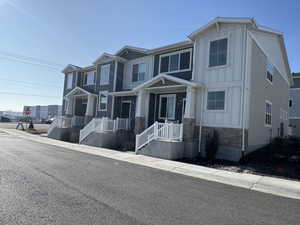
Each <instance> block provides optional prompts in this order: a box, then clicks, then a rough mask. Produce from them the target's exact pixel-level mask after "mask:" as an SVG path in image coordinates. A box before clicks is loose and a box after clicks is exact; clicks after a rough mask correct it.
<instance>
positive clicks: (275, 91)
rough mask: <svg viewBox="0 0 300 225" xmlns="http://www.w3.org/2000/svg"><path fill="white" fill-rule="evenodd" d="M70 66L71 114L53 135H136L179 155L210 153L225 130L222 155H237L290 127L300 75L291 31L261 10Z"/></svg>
mask: <svg viewBox="0 0 300 225" xmlns="http://www.w3.org/2000/svg"><path fill="white" fill-rule="evenodd" d="M63 73H64V76H65V84H64V94H63V117H62V118H60V119H58V120H57V121H56V123H54V124H53V125H52V127H51V129H49V133H48V135H49V137H52V138H57V139H62V140H71V141H79V142H80V143H82V144H88V145H93V146H99V147H111V148H117V147H120V145H122V144H123V143H128V142H129V145H128V146H133V147H134V149H135V151H136V153H137V154H145V155H150V156H154V157H161V158H167V159H179V158H183V157H189V158H193V157H196V156H197V155H199V154H201V155H203V154H204V152H205V151H204V148H205V142H206V140H207V138H208V136H209V134H211V133H212V131H217V132H218V134H219V140H220V147H219V151H218V154H217V157H218V158H223V159H229V160H234V161H237V160H239V159H240V158H241V157H242V156H243V155H245V154H248V153H250V152H251V151H253V150H255V149H257V148H259V147H262V146H263V145H265V144H267V143H269V142H270V140H271V139H272V138H274V137H278V136H281V137H284V136H286V135H287V127H288V119H287V118H286V117H283V116H282V115H283V114H284V115H285V114H286V113H287V112H288V108H289V106H288V95H289V93H288V90H289V87H290V85H291V83H292V82H293V81H292V80H291V73H290V68H289V63H288V58H287V53H286V49H285V44H284V39H283V35H282V33H280V32H278V31H275V30H273V29H270V28H266V27H263V26H260V25H259V24H258V23H257V22H256V21H255V19H253V18H223V17H217V18H215V19H214V20H212V21H211V22H209V23H208V24H206V25H205V26H203V27H201V28H199V29H198V30H196V31H194V32H193V33H191V34H190V35H188V40H186V41H183V42H180V43H175V44H170V45H167V46H162V47H159V48H155V49H144V48H138V47H133V46H125V47H123V48H121V49H120V50H119V51H118V52H116V53H115V54H108V53H104V54H103V55H101V56H100V57H99V58H98V59H96V60H95V61H94V62H93V65H91V66H88V67H78V66H74V65H68V66H67V67H66V68H65V69H64V70H63ZM130 143H131V145H130ZM123 147H124V146H123Z"/></svg>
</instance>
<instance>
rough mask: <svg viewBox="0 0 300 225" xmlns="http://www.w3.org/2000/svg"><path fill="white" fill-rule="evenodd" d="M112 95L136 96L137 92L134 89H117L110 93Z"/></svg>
mask: <svg viewBox="0 0 300 225" xmlns="http://www.w3.org/2000/svg"><path fill="white" fill-rule="evenodd" d="M109 94H110V95H112V96H136V95H137V92H134V91H115V92H110V93H109Z"/></svg>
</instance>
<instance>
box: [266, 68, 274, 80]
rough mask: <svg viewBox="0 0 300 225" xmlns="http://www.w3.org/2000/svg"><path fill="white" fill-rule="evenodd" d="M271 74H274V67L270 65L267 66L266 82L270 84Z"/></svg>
mask: <svg viewBox="0 0 300 225" xmlns="http://www.w3.org/2000/svg"><path fill="white" fill-rule="evenodd" d="M273 72H274V67H273V65H272V64H271V63H268V64H267V80H268V81H270V82H271V83H272V82H273Z"/></svg>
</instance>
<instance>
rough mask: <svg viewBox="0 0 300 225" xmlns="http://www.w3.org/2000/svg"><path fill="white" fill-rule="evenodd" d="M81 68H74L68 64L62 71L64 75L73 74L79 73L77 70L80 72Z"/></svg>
mask: <svg viewBox="0 0 300 225" xmlns="http://www.w3.org/2000/svg"><path fill="white" fill-rule="evenodd" d="M80 69H81V67H79V66H74V65H72V64H68V65H67V66H66V67H65V68H64V69H63V71H62V73H65V74H66V73H71V72H74V71H77V70H80Z"/></svg>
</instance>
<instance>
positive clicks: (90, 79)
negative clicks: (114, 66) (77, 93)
mask: <svg viewBox="0 0 300 225" xmlns="http://www.w3.org/2000/svg"><path fill="white" fill-rule="evenodd" d="M95 77H96V71H89V72H86V73H84V75H83V85H93V84H94V83H95Z"/></svg>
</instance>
